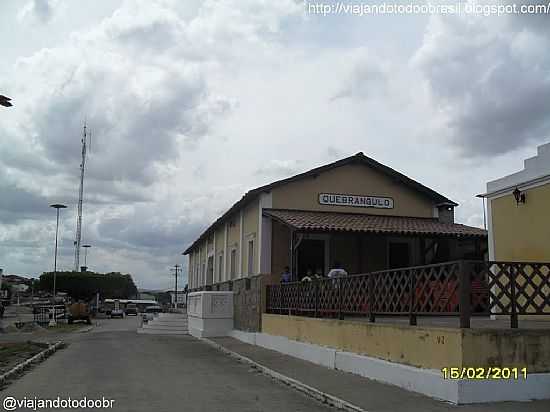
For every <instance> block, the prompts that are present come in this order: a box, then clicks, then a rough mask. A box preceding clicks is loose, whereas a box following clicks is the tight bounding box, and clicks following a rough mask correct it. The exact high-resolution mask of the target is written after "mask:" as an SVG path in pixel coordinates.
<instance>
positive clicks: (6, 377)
mask: <svg viewBox="0 0 550 412" xmlns="http://www.w3.org/2000/svg"><path fill="white" fill-rule="evenodd" d="M64 345H65V343H64V342H63V341H59V342H56V343H54V344H53V345H50V346H49V347H48V348H46V349H44V350H43V351H42V352H40V353H37V354H36V355H34V356H33V357H32V358H30V359H27V360H25V361H23V362H21V363H20V364H18V365H16V366H15V367H13V368H12V369H10V370H9V371H7V372H6V373H4V374H3V375H0V386H2V385H5V383H6V381H8V380H9V379H10V378H11V377H13V376H14V375H16V374H17V373H19V372H22V371H23V370H24V369H26V368H27V367H29V366H30V365H31V364H32V363H34V362H36V361H39V360H40V361H41V360H44V359H46V358H47V357H48V356H50V355H51V354H52V353H54V352H55V351H57V350H58V349H60V348H62V347H63V346H64Z"/></svg>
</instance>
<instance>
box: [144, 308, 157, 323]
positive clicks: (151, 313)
mask: <svg viewBox="0 0 550 412" xmlns="http://www.w3.org/2000/svg"><path fill="white" fill-rule="evenodd" d="M160 312H162V308H161V307H160V306H147V307H146V308H145V312H144V313H143V316H142V319H143V321H144V322H149V321H150V320H153V318H154V317H155V315H156V314H157V313H160Z"/></svg>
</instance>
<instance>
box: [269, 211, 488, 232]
mask: <svg viewBox="0 0 550 412" xmlns="http://www.w3.org/2000/svg"><path fill="white" fill-rule="evenodd" d="M263 214H264V216H269V217H271V218H272V219H275V220H277V221H279V222H281V223H283V224H284V225H286V226H289V227H291V228H292V229H295V230H299V231H308V232H363V233H375V234H396V235H426V236H450V237H460V238H461V237H487V231H486V230H483V229H480V228H477V227H472V226H466V225H462V224H458V223H445V222H440V221H439V220H437V219H436V218H429V217H407V216H385V215H368V214H363V213H342V212H326V211H323V212H314V211H309V210H287V209H264V210H263Z"/></svg>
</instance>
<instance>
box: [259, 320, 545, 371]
mask: <svg viewBox="0 0 550 412" xmlns="http://www.w3.org/2000/svg"><path fill="white" fill-rule="evenodd" d="M262 332H263V333H266V334H269V335H276V336H283V337H286V338H288V339H291V340H296V341H299V342H306V343H312V344H316V345H322V346H328V347H331V348H334V349H337V350H342V351H346V352H353V353H357V354H361V355H366V356H370V357H374V358H378V359H384V360H387V361H391V362H397V363H402V364H406V365H410V366H415V367H420V368H428V369H440V368H443V367H453V366H458V367H460V366H473V367H484V366H518V367H520V366H521V367H527V368H528V371H529V372H548V371H550V351H549V350H548V348H549V347H550V330H543V329H541V330H530V331H525V330H515V331H512V330H497V329H486V330H472V329H469V330H467V329H462V330H461V329H451V328H434V327H420V326H415V327H411V326H408V325H389V324H372V323H367V322H359V321H348V320H346V321H340V320H334V319H315V318H306V317H298V316H285V315H271V314H265V313H264V314H263V317H262Z"/></svg>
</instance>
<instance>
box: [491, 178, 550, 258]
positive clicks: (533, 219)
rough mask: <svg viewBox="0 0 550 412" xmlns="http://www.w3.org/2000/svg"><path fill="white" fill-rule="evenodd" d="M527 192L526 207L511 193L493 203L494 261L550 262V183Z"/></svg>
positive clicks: (492, 201)
mask: <svg viewBox="0 0 550 412" xmlns="http://www.w3.org/2000/svg"><path fill="white" fill-rule="evenodd" d="M524 193H525V198H526V201H525V204H519V205H518V204H517V203H516V200H515V199H514V196H513V195H512V194H507V195H505V196H502V197H498V198H496V199H492V200H491V202H490V204H491V216H492V229H493V239H494V257H495V260H507V261H538V262H550V219H549V218H548V216H549V214H548V211H549V210H550V183H548V184H545V185H542V186H537V187H533V188H531V189H527V190H525V191H524Z"/></svg>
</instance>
